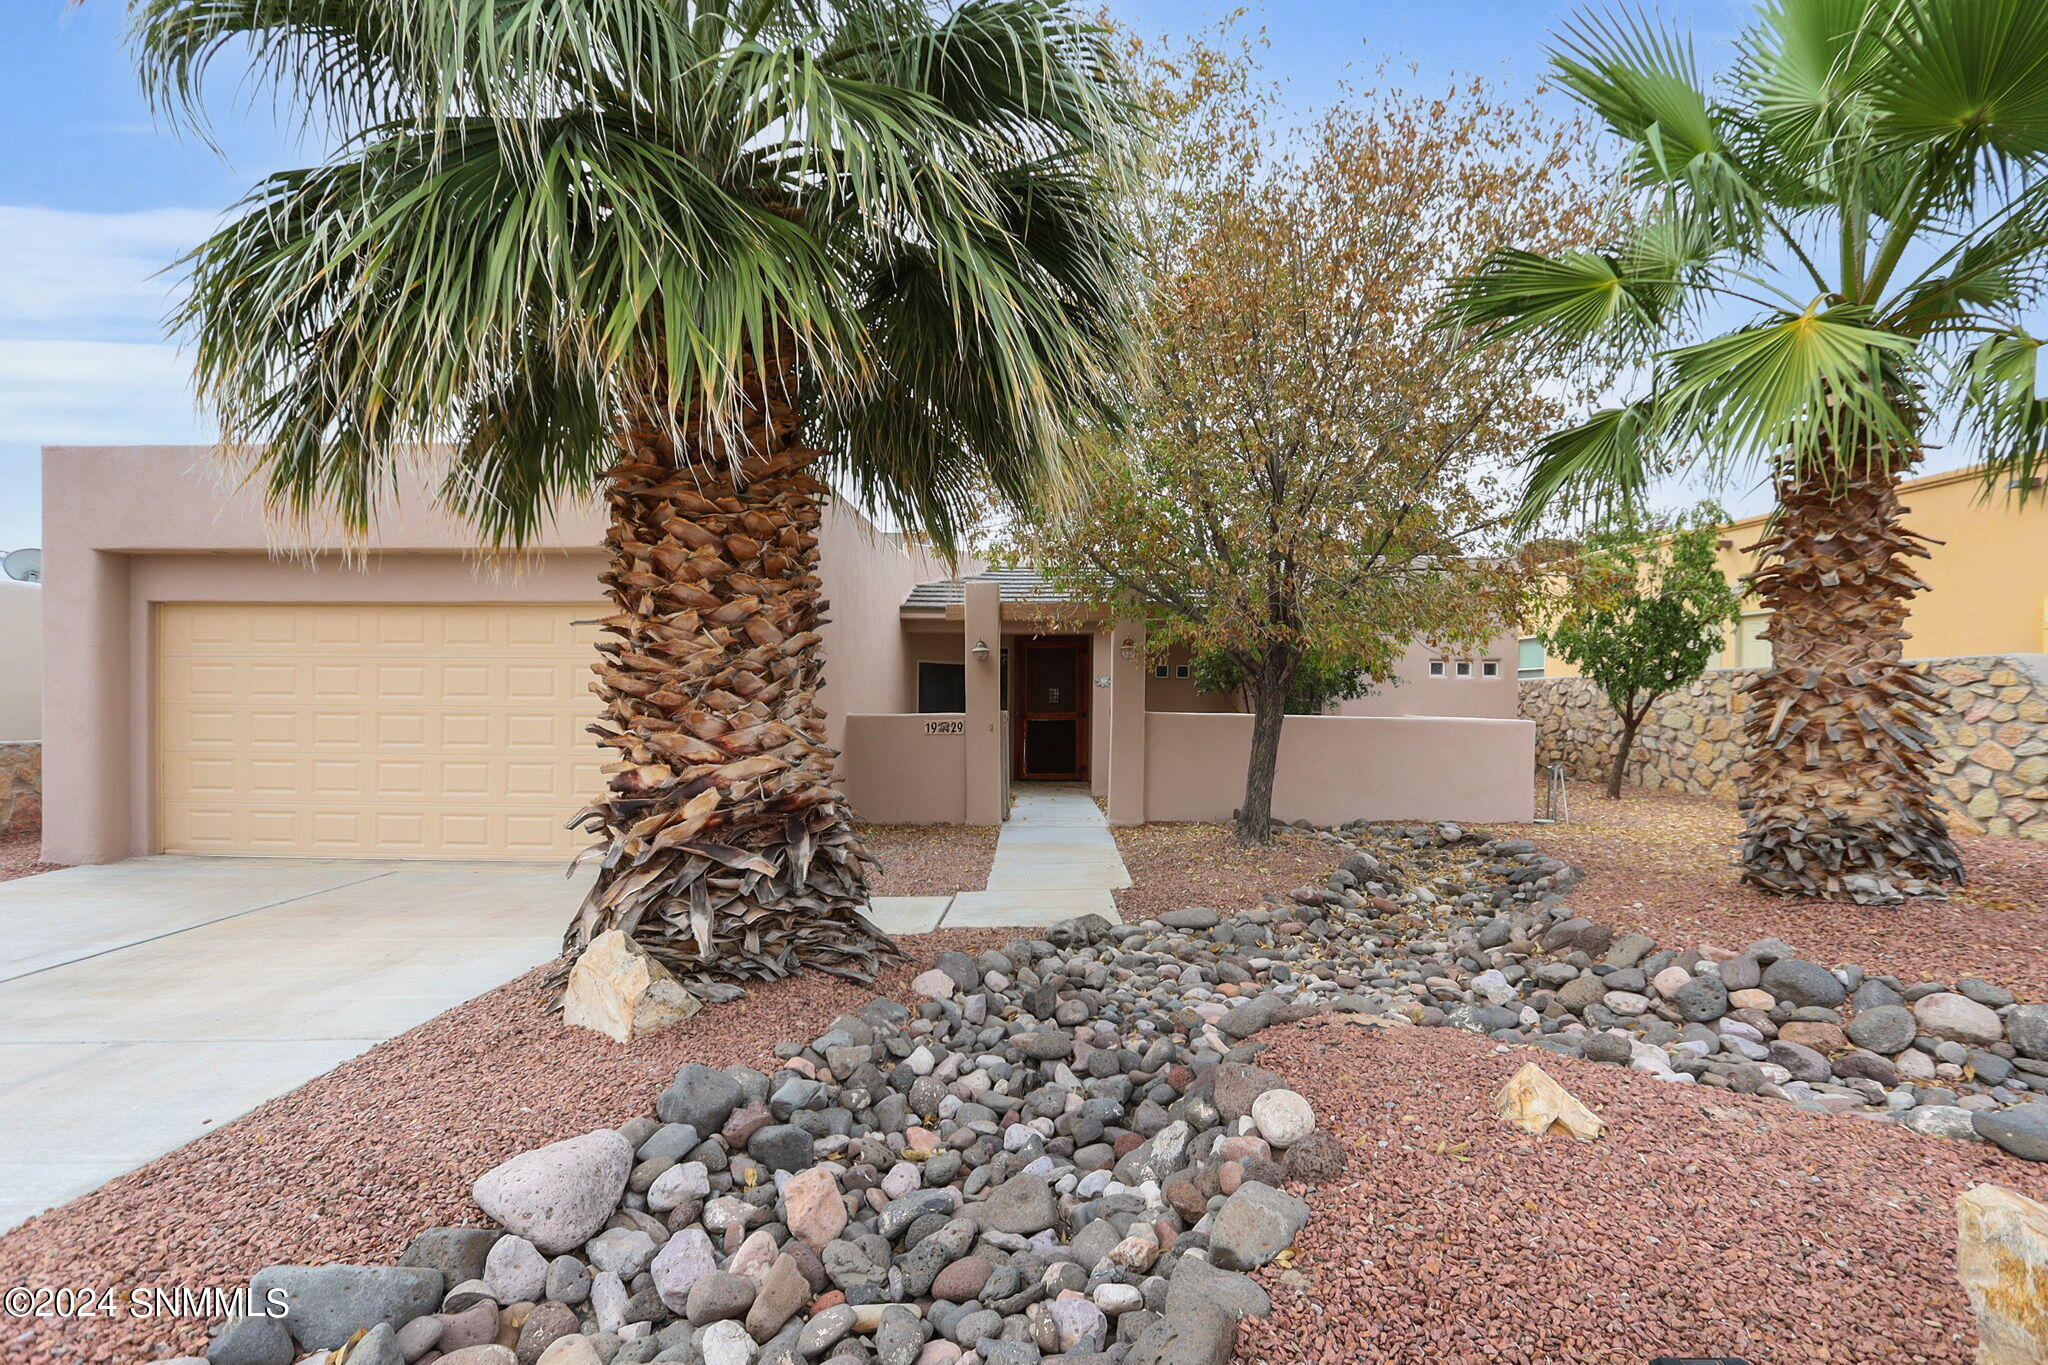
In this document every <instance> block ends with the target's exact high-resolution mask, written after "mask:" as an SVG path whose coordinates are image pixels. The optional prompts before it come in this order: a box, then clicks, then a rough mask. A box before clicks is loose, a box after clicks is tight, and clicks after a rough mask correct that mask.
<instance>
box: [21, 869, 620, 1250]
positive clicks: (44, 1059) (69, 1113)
mask: <svg viewBox="0 0 2048 1365" xmlns="http://www.w3.org/2000/svg"><path fill="white" fill-rule="evenodd" d="M586 875H587V874H586ZM580 880H581V879H580V878H579V882H578V883H571V882H567V881H565V880H564V879H563V877H562V872H561V869H560V868H559V867H557V866H555V865H552V864H547V865H540V864H533V863H435V862H369V861H361V862H359V861H346V860H338V859H337V860H324V859H322V860H316V859H270V858H181V857H154V858H135V859H131V860H129V861H128V862H123V863H111V864H106V865H102V866H97V867H73V868H66V869H63V870H62V871H58V872H46V873H43V874H41V875H39V876H34V877H25V878H22V879H20V880H18V881H11V882H4V883H0V945H4V948H0V957H4V961H0V1229H5V1228H9V1227H12V1226H14V1225H15V1224H17V1223H19V1222H21V1221H22V1220H23V1219H25V1218H27V1217H28V1216H29V1215H31V1214H34V1213H38V1212H40V1211H42V1210H43V1209H46V1208H50V1207H53V1206H55V1205H57V1204H61V1203H64V1202H65V1201H66V1200H69V1199H73V1198H75V1197H77V1196H78V1195H81V1194H84V1193H86V1192H87V1191H89V1190H93V1189H96V1188H98V1187H99V1186H100V1185H102V1184H104V1183H105V1182H106V1181H108V1180H111V1179H112V1178H113V1177H115V1176H117V1175H120V1174H122V1173H123V1172H126V1171H131V1170H133V1169H135V1168H136V1167H137V1166H140V1165H142V1164H143V1163H144V1162H147V1161H149V1160H151V1159H152V1158H154V1157H157V1156H161V1155H162V1154H163V1153H165V1152H168V1151H170V1150H171V1149H172V1148H174V1147H177V1146H180V1145H182V1144H183V1143H186V1142H189V1141H191V1140H192V1139H193V1138H195V1137H198V1136H200V1135H201V1134H203V1133H205V1132H207V1131H208V1130H210V1129H212V1128H216V1127H218V1126H220V1125H221V1124H223V1123H225V1122H227V1121H228V1120H230V1119H233V1118H235V1117H238V1116H239V1115H241V1114H244V1113H247V1112H248V1111H249V1110H251V1109H253V1108H255V1107H256V1106H257V1105H259V1104H261V1103H262V1102H263V1101H265V1100H267V1099H270V1098H272V1097H274V1096H277V1095H281V1094H283V1093H285V1092H286V1091H288V1090H291V1089H294V1088H295V1087H297V1086H299V1085H302V1084H304V1083H305V1082H306V1081H308V1080H311V1079H312V1078H313V1077H315V1076H318V1075H320V1074H321V1073H322V1072H324V1071H328V1070H330V1069H331V1068H333V1067H334V1066H336V1065H338V1064H339V1063H341V1062H344V1061H346V1060H348V1059H349V1058H350V1057H353V1056H355V1055H356V1054H358V1053H360V1052H363V1051H365V1050H366V1049H368V1048H369V1047H370V1046H371V1045H372V1044H374V1043H377V1042H380V1041H382V1040H383V1039H385V1038H389V1037H392V1036H393V1035H395V1034H398V1033H403V1032H404V1031H405V1030H407V1029H409V1028H412V1027H413V1026H414V1025H416V1024H420V1023H423V1022H425V1021H426V1020H428V1019H431V1018H432V1017H433V1016H434V1015H436V1014H439V1013H440V1012H441V1011H443V1010H445V1009H449V1008H451V1007H453V1006H455V1005H458V1004H461V1003H462V1002H463V1001H465V1000H469V999H472V998H474V997H476V996H478V995H480V994H482V993H483V992H485V991H487V990H490V989H491V988H492V987H494V986H498V985H502V984H503V983H504V982H506V981H509V980H511V979H512V978H513V977H515V976H517V975H519V973H521V972H523V971H526V970H527V969H528V968H531V967H534V966H538V965H539V964H540V963H543V962H546V961H548V960H549V959H550V958H552V957H553V956H554V955H555V954H556V952H557V951H559V949H560V947H561V937H562V930H563V927H564V926H565V925H566V924H567V923H568V921H569V916H570V915H571V914H572V913H574V910H575V906H576V902H577V900H578V898H579V897H580V896H581V894H582V886H581V884H580Z"/></svg>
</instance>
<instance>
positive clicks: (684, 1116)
mask: <svg viewBox="0 0 2048 1365" xmlns="http://www.w3.org/2000/svg"><path fill="white" fill-rule="evenodd" d="M745 1099H746V1091H744V1090H743V1089H741V1087H740V1083H739V1082H738V1081H736V1080H734V1079H733V1078H732V1077H730V1076H728V1075H726V1074H725V1073H724V1072H723V1071H719V1070H716V1069H714V1068H712V1067H708V1066H703V1065H700V1064H699V1063H696V1062H690V1063H688V1064H687V1065H685V1066H684V1067H683V1068H682V1069H681V1070H679V1071H677V1072H676V1078H675V1080H674V1081H673V1082H671V1083H670V1085H669V1087H668V1089H666V1090H664V1091H662V1092H661V1096H660V1098H659V1099H657V1100H655V1102H654V1112H655V1113H657V1114H659V1115H660V1116H661V1119H662V1122H664V1123H686V1124H688V1125H689V1126H690V1127H692V1128H694V1129H696V1130H697V1131H698V1132H700V1133H716V1132H717V1131H718V1130H719V1129H720V1128H723V1127H724V1126H725V1121H726V1120H727V1119H728V1118H731V1117H732V1111H733V1110H735V1109H737V1108H739V1106H740V1105H741V1104H742V1103H743V1102H744V1101H745Z"/></svg>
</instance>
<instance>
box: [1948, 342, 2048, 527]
mask: <svg viewBox="0 0 2048 1365" xmlns="http://www.w3.org/2000/svg"><path fill="white" fill-rule="evenodd" d="M2041 345H2042V343H2041V341H2040V340H2039V339H2038V338H2036V337H2032V336H2029V335H2027V334H2026V333H2025V332H2021V331H2017V330H2015V331H2011V332H2007V333H2005V334H2004V335H2001V336H1994V337H1989V338H1987V339H1986V340H1984V341H1983V342H1982V343H1980V344H1979V345H1978V346H1977V347H1976V348H1975V349H1974V350H1972V351H1971V352H1970V355H1969V357H1968V359H1967V360H1966V361H1965V363H1964V364H1963V365H1961V366H1960V367H1958V370H1957V375H1956V382H1955V385H1954V393H1953V398H1954V399H1955V401H1956V404H1957V407H1958V409H1959V411H1960V414H1961V417H1962V420H1963V423H1964V425H1965V427H1966V429H1967V430H1968V431H1969V432H1970V434H1971V435H1972V436H1973V437H1974V438H1975V441H1976V444H1977V447H1978V449H1979V451H1980V452H1981V453H1982V457H1983V473H1984V488H1985V493H1986V495H1987V496H1989V495H1990V494H1992V493H1994V492H1999V491H2006V492H2010V493H2012V494H2014V495H2016V496H2015V497H2014V499H2013V500H2014V501H2015V502H2017V503H2020V504H2022V505H2024V504H2025V503H2026V502H2028V500H2029V499H2031V498H2036V497H2039V496H2040V495H2041V490H2042V486H2043V484H2044V483H2048V398H2044V397H2043V396H2042V393H2041V378H2040V376H2041Z"/></svg>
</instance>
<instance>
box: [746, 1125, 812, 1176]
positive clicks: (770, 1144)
mask: <svg viewBox="0 0 2048 1365" xmlns="http://www.w3.org/2000/svg"><path fill="white" fill-rule="evenodd" d="M747 1155H748V1156H750V1157H752V1158H754V1160H756V1161H758V1162H760V1163H761V1164H762V1165H763V1166H766V1167H767V1168H768V1169H769V1170H771V1171H801V1170H803V1169H804V1168H805V1167H807V1166H809V1165H810V1164H811V1135H810V1134H809V1133H806V1132H805V1131H804V1130H803V1129H801V1128H797V1127H794V1126H792V1125H790V1124H786V1123H771V1124H769V1125H768V1126H767V1127H765V1128H761V1129H757V1130H756V1131H755V1133H754V1135H753V1136H752V1137H750V1138H748V1139H747Z"/></svg>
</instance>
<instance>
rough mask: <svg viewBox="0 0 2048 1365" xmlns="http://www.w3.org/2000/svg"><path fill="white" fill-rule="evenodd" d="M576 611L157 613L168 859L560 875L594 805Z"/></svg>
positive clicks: (596, 757)
mask: <svg viewBox="0 0 2048 1365" xmlns="http://www.w3.org/2000/svg"><path fill="white" fill-rule="evenodd" d="M599 610H601V609H599V608H594V607H592V606H590V605H574V604H562V605H529V604H520V605H517V606H511V605H482V604H468V603H465V604H460V605H456V604H446V603H443V604H433V605H391V604H376V605H357V604H346V605H343V604H332V605H330V604H289V603H283V604H269V603H265V604H244V603H213V602H207V603H166V604H164V605H163V606H162V607H160V608H159V609H158V614H157V649H158V660H157V675H156V676H157V697H158V701H157V711H158V714H157V727H158V728H157V737H158V746H159V755H158V772H157V777H158V786H157V791H158V823H157V833H158V844H159V846H160V847H161V848H163V849H164V851H166V852H171V853H240V854H250V853H256V854H300V855H325V856H343V857H348V856H358V857H383V858H558V857H560V858H565V857H568V856H569V855H571V854H573V853H574V852H576V851H577V850H578V849H579V848H581V847H583V846H584V844H585V843H587V842H588V841H587V840H586V839H584V838H583V836H581V835H580V834H572V833H571V832H569V831H567V830H564V829H563V828H562V822H563V821H564V820H566V819H568V818H569V817H570V816H571V815H574V814H575V813H576V812H577V811H578V810H580V809H581V808H582V806H583V804H584V803H585V802H586V801H587V800H588V799H589V798H590V797H591V796H592V795H594V794H595V793H596V792H597V791H598V789H599V785H600V781H601V779H600V777H599V775H598V771H597V768H598V765H599V763H600V762H602V761H603V758H602V757H601V752H600V750H598V748H597V747H596V745H595V743H594V742H593V741H592V739H591V737H590V736H589V735H588V734H586V733H585V732H584V728H583V727H584V726H585V725H587V724H589V722H590V720H591V719H592V718H593V717H594V716H595V715H596V713H597V699H596V698H595V697H594V696H592V695H591V693H590V691H589V688H588V683H589V681H590V664H591V661H592V658H593V657H594V656H593V654H592V645H593V643H594V641H595V638H596V632H595V628H594V627H591V626H579V625H575V624H573V622H575V621H576V620H577V619H578V618H584V619H588V618H589V617H592V616H594V615H597V614H598V612H599Z"/></svg>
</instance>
